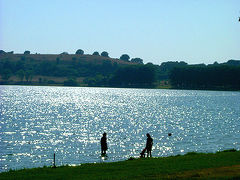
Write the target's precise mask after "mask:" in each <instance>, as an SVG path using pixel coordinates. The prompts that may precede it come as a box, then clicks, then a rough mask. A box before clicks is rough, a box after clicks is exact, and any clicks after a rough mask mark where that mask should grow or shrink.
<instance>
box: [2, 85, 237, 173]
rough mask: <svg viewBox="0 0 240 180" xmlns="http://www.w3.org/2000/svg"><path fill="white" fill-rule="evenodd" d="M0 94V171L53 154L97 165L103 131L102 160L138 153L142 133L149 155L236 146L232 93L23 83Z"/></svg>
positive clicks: (48, 159)
mask: <svg viewBox="0 0 240 180" xmlns="http://www.w3.org/2000/svg"><path fill="white" fill-rule="evenodd" d="M0 92H1V94H0V99H1V102H0V103H1V112H0V113H1V114H0V115H1V116H0V118H1V121H0V138H1V139H0V140H1V141H0V168H1V170H0V171H3V170H7V169H9V168H12V169H14V168H24V167H38V166H44V165H48V166H49V165H52V160H53V153H56V157H57V160H56V163H57V165H63V164H80V163H86V162H100V161H101V158H100V138H101V136H102V133H103V132H107V138H108V146H109V149H108V152H107V153H108V158H106V159H104V160H103V161H104V162H109V161H118V160H124V159H128V158H129V157H139V153H140V152H141V151H142V150H143V148H144V147H145V143H146V133H150V134H151V135H152V137H153V139H154V146H153V152H152V154H153V156H169V155H177V154H183V153H187V152H190V151H201V152H215V151H218V150H222V149H226V148H236V149H239V139H240V135H239V134H240V133H239V132H240V125H239V120H240V114H239V112H240V107H239V102H240V93H239V92H220V91H219V92H214V91H177V90H150V89H113V88H70V87H30V86H28V87H21V86H0ZM169 132H171V133H172V136H168V133H169ZM7 154H14V156H11V155H10V156H8V155H7ZM29 154H30V156H29ZM16 162H17V163H16Z"/></svg>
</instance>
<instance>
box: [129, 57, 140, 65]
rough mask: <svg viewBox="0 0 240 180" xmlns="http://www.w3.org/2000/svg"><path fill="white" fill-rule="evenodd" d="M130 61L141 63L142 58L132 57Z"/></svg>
mask: <svg viewBox="0 0 240 180" xmlns="http://www.w3.org/2000/svg"><path fill="white" fill-rule="evenodd" d="M131 62H133V63H138V64H143V60H142V59H141V58H132V59H131Z"/></svg>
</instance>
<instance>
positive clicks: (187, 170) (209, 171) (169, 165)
mask: <svg viewBox="0 0 240 180" xmlns="http://www.w3.org/2000/svg"><path fill="white" fill-rule="evenodd" d="M162 178H163V179H165V178H170V179H175V178H177V179H178V178H203V179H205V178H208V179H209V178H213V179H214V178H233V179H235V178H236V179H238V178H240V151H236V150H228V151H223V152H217V153H214V154H213V153H209V154H205V153H188V154H186V155H183V156H180V155H178V156H171V157H161V158H141V159H134V158H130V160H127V161H122V162H113V163H97V164H83V165H81V166H75V167H72V166H61V167H57V168H51V167H43V168H34V169H23V170H17V171H9V172H4V173H0V179H162Z"/></svg>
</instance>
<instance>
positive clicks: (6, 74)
mask: <svg viewBox="0 0 240 180" xmlns="http://www.w3.org/2000/svg"><path fill="white" fill-rule="evenodd" d="M11 73H12V72H11V70H10V69H4V70H3V73H2V79H3V80H6V81H7V80H8V79H9V78H10V77H11Z"/></svg>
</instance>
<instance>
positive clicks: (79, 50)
mask: <svg viewBox="0 0 240 180" xmlns="http://www.w3.org/2000/svg"><path fill="white" fill-rule="evenodd" d="M75 54H80V55H83V54H84V51H83V50H82V49H78V50H77V51H76V53H75Z"/></svg>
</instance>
